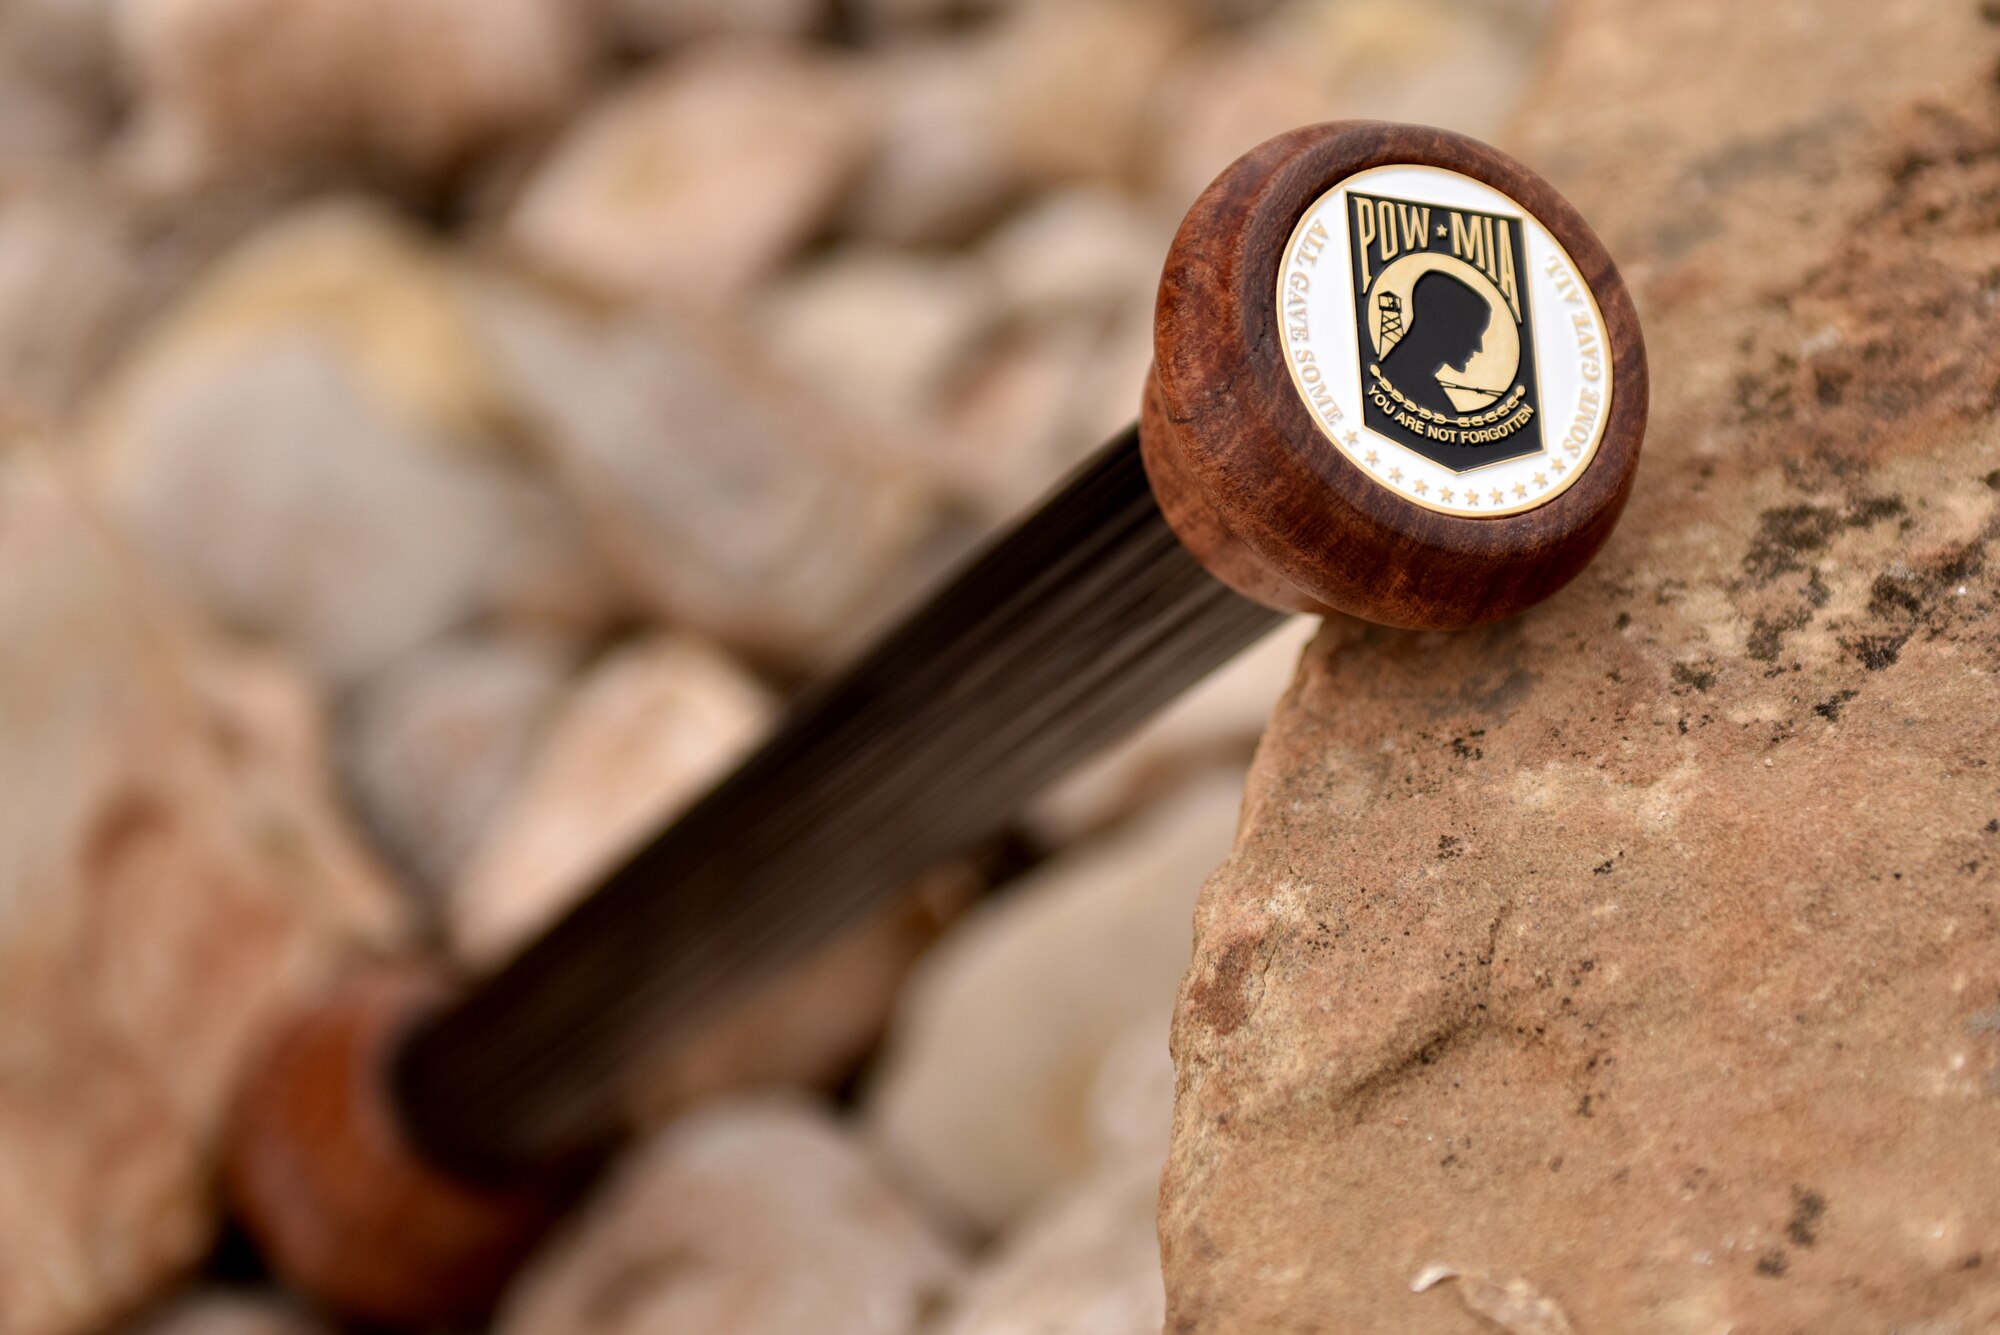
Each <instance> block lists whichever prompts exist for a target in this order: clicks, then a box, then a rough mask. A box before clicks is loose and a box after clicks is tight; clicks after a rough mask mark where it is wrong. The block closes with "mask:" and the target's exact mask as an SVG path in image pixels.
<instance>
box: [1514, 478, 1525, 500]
mask: <svg viewBox="0 0 2000 1335" xmlns="http://www.w3.org/2000/svg"><path fill="white" fill-rule="evenodd" d="M1527 494H1528V489H1527V488H1526V487H1524V486H1522V485H1521V484H1520V483H1518V482H1516V483H1515V484H1514V499H1515V500H1519V499H1520V498H1521V497H1523V496H1526V495H1527Z"/></svg>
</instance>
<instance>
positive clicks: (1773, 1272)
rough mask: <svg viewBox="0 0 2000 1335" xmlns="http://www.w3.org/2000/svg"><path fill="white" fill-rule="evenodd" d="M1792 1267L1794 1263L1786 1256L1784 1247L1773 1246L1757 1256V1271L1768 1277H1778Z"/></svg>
mask: <svg viewBox="0 0 2000 1335" xmlns="http://www.w3.org/2000/svg"><path fill="white" fill-rule="evenodd" d="M1791 1268H1792V1263H1791V1262H1790V1261H1789V1260H1788V1259H1787V1258H1786V1256H1785V1253H1784V1250H1783V1249H1782V1248H1778V1247H1773V1248H1772V1249H1771V1250H1770V1251H1768V1252H1765V1253H1764V1254H1763V1255H1762V1256H1760V1257H1758V1258H1757V1273H1758V1274H1760V1275H1763V1276H1764V1277H1765V1278H1767V1279H1777V1278H1779V1277H1781V1276H1782V1275H1783V1274H1784V1273H1785V1272H1786V1271H1787V1270H1790V1269H1791Z"/></svg>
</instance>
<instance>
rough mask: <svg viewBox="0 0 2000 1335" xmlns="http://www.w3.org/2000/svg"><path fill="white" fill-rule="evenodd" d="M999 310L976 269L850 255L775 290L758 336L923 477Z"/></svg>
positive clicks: (889, 254)
mask: <svg viewBox="0 0 2000 1335" xmlns="http://www.w3.org/2000/svg"><path fill="white" fill-rule="evenodd" d="M995 306H996V302H995V300H994V293H993V290H992V286H991V284H990V283H989V282H987V281H986V276H985V273H984V271H983V270H982V268H981V267H980V266H979V265H977V264H975V263H973V262H972V261H969V260H966V259H961V258H947V257H932V256H918V255H910V254H905V253H899V252H896V251H891V250H888V249H886V248H883V247H875V246H854V247H848V248H845V249H843V250H841V251H839V252H836V253H835V255H834V256H833V257H832V258H830V259H827V260H824V261H821V262H820V263H818V264H815V265H814V266H812V267H811V268H809V269H806V270H804V271H802V272H800V273H799V274H797V275H796V276H794V277H792V278H790V279H788V280H787V281H786V282H785V283H784V284H783V285H782V286H780V287H778V288H776V289H774V290H773V292H772V294H771V296H770V297H769V298H768V300H767V302H766V306H765V313H764V315H763V316H762V317H761V318H760V319H759V320H758V321H757V327H758V329H759V330H760V331H761V332H762V333H763V334H764V336H765V338H766V340H767V342H766V344H765V346H766V347H767V349H768V350H769V351H770V352H771V354H772V355H773V357H774V358H775V360H776V361H777V363H778V364H779V365H781V366H783V367H785V368H786V369H787V370H789V371H791V372H792V373H793V374H794V375H795V376H796V377H797V378H798V379H799V381H800V383H801V385H802V386H804V387H805V388H806V389H808V390H809V391H811V392H812V393H814V394H815V395H817V396H823V397H825V398H827V399H828V400H831V401H833V402H836V403H839V404H840V405H841V406H842V408H843V409H844V410H845V411H846V412H847V413H848V414H849V415H850V416H851V417H852V418H853V419H854V420H855V421H857V422H859V423H863V424H865V425H866V426H867V427H868V428H869V431H870V433H871V435H873V436H875V437H876V438H878V439H879V438H881V437H883V436H889V437H894V438H897V440H898V442H899V443H900V445H901V448H902V449H903V450H905V451H908V452H910V453H911V454H912V455H913V457H912V458H910V459H909V460H907V461H906V463H905V466H909V467H913V468H920V467H922V463H921V455H922V452H923V451H924V450H926V449H927V448H928V449H935V439H934V437H935V433H936V419H937V416H938V413H939V410H940V408H941V406H942V402H943V398H944V392H945V390H946V387H947V385H948V384H949V382H950V381H951V379H952V377H953V375H954V373H955V372H959V371H961V370H963V369H964V368H965V367H966V366H967V364H968V362H971V361H973V360H975V358H974V349H975V348H976V347H977V346H978V344H979V341H980V339H981V337H982V336H983V335H984V334H985V333H986V332H987V331H988V329H989V328H990V327H991V325H992V324H993V322H994V321H995V319H996V318H997V315H998V312H997V311H996V310H995ZM891 448H892V449H894V448H896V446H893V445H892V446H891Z"/></svg>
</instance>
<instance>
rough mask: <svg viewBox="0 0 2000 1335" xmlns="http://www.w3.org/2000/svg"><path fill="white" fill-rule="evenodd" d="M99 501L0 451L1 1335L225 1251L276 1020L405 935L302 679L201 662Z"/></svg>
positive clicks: (120, 1294) (72, 1312) (20, 453)
mask: <svg viewBox="0 0 2000 1335" xmlns="http://www.w3.org/2000/svg"><path fill="white" fill-rule="evenodd" d="M78 490H79V488H78V487H77V486H76V484H75V483H74V482H73V481H71V480H68V479H66V478H63V477H61V476H59V475H58V474H57V473H56V472H55V471H54V469H53V468H52V467H51V466H49V465H47V464H45V463H44V462H43V461H42V460H41V459H40V458H38V457H37V456H35V455H33V454H30V453H27V452H25V451H24V450H22V449H20V448H18V447H17V448H14V449H12V450H10V451H8V452H5V453H0V646H4V647H0V736H4V737H5V738H6V744H5V745H4V746H0V1184H4V1187H3V1188H0V1330H5V1331H7V1332H8V1333H9V1335H60V1333H62V1332H73V1331H84V1330H97V1329H102V1328H103V1327H104V1325H105V1324H106V1322H107V1321H108V1320H110V1319H111V1318H113V1317H115V1316H117V1315H118V1314H119V1313H120V1312H121V1311H122V1310H123V1309H126V1308H129V1307H131V1306H133V1305H135V1304H136V1303H138V1302H139V1301H141V1300H142V1299H144V1298H145V1297H146V1296H147V1295H148V1293H149V1292H150V1291H151V1290H152V1289H153V1288H154V1287H155V1286H156V1285H158V1284H159V1283H161V1281H162V1280H164V1279H165V1278H167V1277H168V1276H170V1275H172V1274H173V1273H175V1272H176V1271H178V1270H180V1269H182V1268H183V1267H186V1266H188V1265H190V1264H192V1263H193V1262H194V1261H195V1260H196V1259H198V1258H199V1257H200V1255H201V1254H202V1253H203V1252H204V1251H205V1250H206V1249H207V1248H208V1246H209V1245H210V1238H211V1232H212V1230H213V1228H214V1224H215V1209H214V1205H213V1202H212V1201H211V1199H210V1184H209V1173H208V1168H209V1163H210V1159H211V1156H212V1154H213V1153H214V1151H215V1148H216V1137H217V1135H218V1133H219V1131H220V1129H221V1122H222V1117H223V1112H224V1108H225V1105H226V1102H227V1100H228V1098H229V1096H230V1094H231V1092H232V1089H233V1087H234V1085H235V1082H236V1078H237V1074H238V1071H239V1069H240V1068H241V1066H242V1063H243V1062H244V1060H245V1059H246V1057H247V1056H248V1055H249V1054H250V1053H251V1051H252V1050H253V1049H254V1047H255V1045H256V1044H257V1043H258V1042H259V1041H260V1040H261V1038H262V1036H263V1035H264V1034H265V1033H266V1031H267V1029H268V1027H269V1026H270V1025H271V1023H272V1022H273V1021H274V1020H276V1019H279V1018H281V1017H282V1016H283V1015H284V1013H286V1012H287V1011H288V1010H290V1009H291V1008H293V1007H295V1006H297V1005H301V1004H303V1003H304V1001H305V1000H306V999H307V998H308V997H309V996H311V995H312V994H313V992H314V991H315V989H317V988H318V987H320V986H322V985H324V983H325V982H326V981H327V979H328V978H329V976H330V975H331V974H332V972H333V971H334V970H336V969H337V968H338V967H340V965H341V964H342V962H343V960H344V959H345V958H346V957H347V956H348V955H349V954H350V953H351V952H352V951H354V950H356V949H358V948H361V947H364V946H386V945H387V944H389V943H390V942H391V941H392V940H393V939H394V938H395V937H396V936H397V935H398V933H399V932H400V931H401V919H400V917H399V915H398V913H397V910H396V906H395V901H394V898H393V896H392V895H391V894H390V892H389V890H388V887H387V886H386V885H385V884H384V882H383V880H382V879H381V877H380V875H379V873H378V872H377V871H376V870H375V868H374V867H373V866H372V865H371V864H370V863H369V862H368V861H367V860H366V859H365V858H364V857H363V856H362V854H361V853H360V852H359V851H358V849H357V848H356V847H355V845H354V843H353V842H352V840H351V839H350V837H349V836H348V834H347V832H346V831H345V830H344V829H343V827H342V825H341V823H340V821H339V819H338V817H337V816H336V814H335V812H334V809H333V806H332V804H331V802H330V801H329V800H328V796H327V794H326V792H325V791H324V786H323V774H324V768H325V761H324V757H323V755H322V753H321V748H320V745H319V738H318V734H317V730H316V727H315V724H314V718H313V710H312V707H311V703H310V701H309V699H308V698H307V696H306V694H305V692H304V691H303V690H302V688H301V687H300V685H299V683H298V682H297V681H296V680H295V679H294V678H293V677H291V676H290V675H288V674H287V673H286V672H284V671H283V670H281V669H279V668H277V667H276V666H274V665H273V664H271V663H268V662H265V661H262V660H254V661H252V660H238V659H236V658H233V657H231V658H218V657H216V656H214V655H213V654H212V653H208V652H199V651H197V650H196V649H195V647H194V646H193V645H192V644H191V643H190V642H189V641H188V639H187V638H186V636H185V634H184V631H183V629H182V628H181V627H180V626H179V625H178V623H176V622H175V621H173V620H172V618H171V617H169V616H167V615H166V614H165V613H164V611H163V609H161V608H160V607H159V606H158V605H157V604H156V603H154V602H153V601H151V600H150V599H149V598H148V597H146V596H145V594H144V593H143V591H142V590H141V589H140V588H138V587H137V586H136V584H135V583H134V580H133V576H132V569H131V561H130V557H129V555H127V554H125V553H123V552H120V551H118V550H116V549H114V548H113V547H111V546H110V545H109V544H108V543H107V541H106V539H105V536H104V528H103V525H102V522H101V520H99V519H98V518H96V517H94V516H91V515H89V514H87V513H86V512H85V511H84V510H82V509H81V508H80V506H79V505H78V504H77V502H76V501H75V499H74V495H75V493H76V491H78Z"/></svg>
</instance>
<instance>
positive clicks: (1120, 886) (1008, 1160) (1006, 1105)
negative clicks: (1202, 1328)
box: [864, 776, 1240, 1230]
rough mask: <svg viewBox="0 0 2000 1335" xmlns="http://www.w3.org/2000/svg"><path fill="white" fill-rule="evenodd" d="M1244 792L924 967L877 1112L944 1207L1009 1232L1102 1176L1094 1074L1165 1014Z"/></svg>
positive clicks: (1089, 860) (1012, 902)
mask: <svg viewBox="0 0 2000 1335" xmlns="http://www.w3.org/2000/svg"><path fill="white" fill-rule="evenodd" d="M1239 797H1240V787H1239V781H1238V780H1237V779H1236V778H1235V777H1234V776H1229V777H1227V778H1221V779H1206V780H1203V781H1200V782H1198V783H1196V784H1193V785H1191V786H1190V787H1189V788H1187V789H1186V790H1184V791H1183V792H1182V793H1180V794H1177V795H1176V796H1175V797H1174V799H1173V800H1171V801H1169V802H1166V803H1163V804H1161V805H1160V806H1159V807H1157V808H1155V809H1154V810H1153V811H1151V812H1148V813H1147V814H1146V815H1145V816H1144V817H1143V818H1141V819H1140V820H1139V821H1137V822H1135V823H1134V824H1133V825H1132V826H1130V827H1129V828H1127V829H1124V830H1121V831H1119V832H1117V833H1115V834H1113V835H1111V836H1108V837H1106V838H1105V839H1103V840H1102V841H1099V842H1096V843H1092V844H1086V845H1083V846H1082V847H1080V848H1078V849H1076V850H1073V851H1071V852H1068V853H1065V854H1064V855H1063V856H1061V857H1060V858H1058V859H1057V860H1056V861H1054V862H1052V863H1050V864H1049V865H1048V866H1046V867H1044V868H1041V869H1039V870H1037V871H1036V872H1035V873H1034V874H1033V875H1032V876H1031V877H1029V878H1028V879H1027V880H1025V881H1023V882H1022V883H1021V884H1020V885H1018V886H1017V887H1015V888H1014V889H1012V890H1010V891H1009V893H1008V894H1007V895H1006V896H1005V897H1004V898H1002V899H998V900H994V901H991V902H988V903H986V904H982V905H980V906H979V907H978V908H976V909H975V910H974V911H973V912H972V913H970V914H968V915H967V916H966V918H965V919H964V921H963V922H962V923H961V924H960V925H959V926H958V927H957V928H956V929H955V930H953V931H952V932H951V933H950V934H949V935H948V936H946V938H945V939H944V940H943V941H941V942H940V943H939V944H938V946H937V947H936V948H935V949H934V950H932V951H931V952H930V954H928V955H926V956H925V957H924V959H923V961H922V962H921V963H920V965H919V966H918V969H917V971H916V973H915V975H914V976H913V977H912V979H911V981H910V984H909V986H908V987H907V988H906V989H905V990H904V993H903V995H902V998H901V999H900V1001H899V1003H898V1007H897V1012H896V1017H895V1022H894V1024H893V1025H892V1027H891V1031H890V1036H889V1042H888V1048H887V1052H886V1054H885V1057H884V1061H883V1065H882V1069H881V1070H880V1072H879V1073H878V1076H877V1078H876V1081H875V1084H874V1087H873V1088H872V1089H871V1090H870V1091H869V1094H868V1098H867V1101H866V1104H865V1107H864V1118H865V1120H866V1122H867V1124H868V1128H869V1132H870V1135H871V1136H872V1137H873V1139H874V1140H875V1141H876V1142H877V1143H878V1144H879V1145H881V1147H882V1149H883V1152H884V1153H885V1155H886V1156H887V1157H888V1158H889V1159H890V1160H891V1161H892V1162H893V1163H895V1164H896V1165H897V1166H898V1168H899V1169H900V1170H901V1171H903V1172H904V1173H906V1174H907V1175H908V1177H909V1178H910V1180H911V1181H912V1182H913V1183H915V1184H916V1185H917V1186H918V1187H919V1188H920V1189H921V1190H922V1192H923V1193H924V1195H925V1197H926V1198H927V1199H928V1200H930V1201H932V1202H934V1203H935V1204H936V1205H937V1206H938V1207H939V1208H940V1209H941V1210H943V1211H945V1212H947V1213H948V1214H949V1215H950V1216H951V1217H954V1218H958V1219H962V1220H965V1221H967V1222H969V1223H971V1224H973V1225H975V1226H977V1227H978V1228H981V1229H989V1230H990V1229H996V1228H999V1227H1002V1226H1004V1225H1006V1224H1007V1223H1008V1222H1009V1221H1011V1220H1013V1219H1015V1218H1017V1217H1018V1216H1019V1215H1020V1214H1021V1213H1022V1212H1023V1211H1024V1210H1026V1209H1028V1208H1030V1207H1031V1206H1033V1205H1034V1204H1035V1203H1036V1202H1038V1201H1040V1200H1042V1199H1043V1198H1044V1197H1046V1196H1047V1194H1048V1193H1049V1192H1050V1191H1052V1190H1053V1189H1055V1188H1056V1187H1058V1186H1059V1185H1060V1184H1062V1183H1064V1182H1066V1181H1071V1180H1073V1179H1075V1178H1078V1177H1080V1176H1082V1175H1083V1173H1084V1172H1085V1171H1086V1170H1088V1169H1089V1168H1090V1167H1091V1165H1092V1164H1093V1162H1094V1161H1095V1159H1096V1148H1097V1146H1096V1136H1095V1134H1094V1133H1093V1130H1092V1126H1091V1117H1090V1102H1091V1089H1092V1081H1093V1077H1094V1075H1095V1073H1096V1072H1097V1071H1098V1069H1099V1067H1100V1066H1101V1065H1102V1063H1103V1061H1104V1059H1105V1056H1106V1054H1107V1053H1108V1052H1109V1051H1110V1050H1111V1048H1112V1046H1113V1045H1114V1044H1115V1043H1116V1042H1117V1041H1118V1040H1119V1038H1120V1037H1121V1036H1123V1035H1124V1034H1125V1033H1126V1032H1127V1031H1128V1029H1129V1028H1130V1027H1131V1026H1132V1025H1133V1024H1135V1023H1137V1022H1140V1021H1143V1020H1145V1019H1146V1018H1147V1017H1149V1016H1154V1017H1157V1016H1160V1015H1163V1014H1164V1013H1165V1009H1166V1007H1167V1006H1168V1005H1169V1003H1170V999H1171V997H1172V995H1173V991H1174V986H1175V984H1176V982H1177V981H1178V980H1179V978H1180V975H1181V973H1182V971H1183V970H1184V969H1185V968H1186V966H1187V957H1188V935H1187V933H1188V921H1189V915H1190V913H1191V912H1192V909H1193V905H1194V899H1195V894H1196V891H1197V890H1198V889H1199V887H1200V885H1201V882H1202V879H1203V878H1204V877H1206V876H1207V875H1208V873H1209V871H1210V870H1211V869H1212V868H1213V867H1214V865H1215V864H1216V863H1217V862H1218V861H1220V860H1221V859H1222V857H1223V856H1225V855H1226V853H1227V850H1228V846H1229V840H1230V835H1231V833H1232V831H1233V830H1234V829H1235V824H1236V810H1237V803H1238V799H1239ZM1156 1023H1157V1021H1156Z"/></svg>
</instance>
